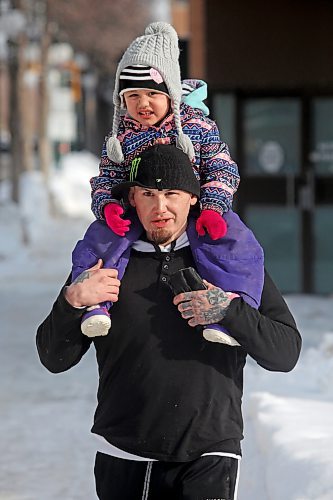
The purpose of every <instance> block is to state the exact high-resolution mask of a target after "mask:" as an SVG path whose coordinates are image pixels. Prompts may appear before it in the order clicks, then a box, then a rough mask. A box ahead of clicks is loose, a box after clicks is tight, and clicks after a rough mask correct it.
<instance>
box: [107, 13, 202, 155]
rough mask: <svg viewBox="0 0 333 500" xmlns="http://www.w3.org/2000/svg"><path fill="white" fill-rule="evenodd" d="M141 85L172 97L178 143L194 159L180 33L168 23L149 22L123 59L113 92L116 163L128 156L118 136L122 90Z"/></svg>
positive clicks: (111, 141)
mask: <svg viewBox="0 0 333 500" xmlns="http://www.w3.org/2000/svg"><path fill="white" fill-rule="evenodd" d="M133 71H134V73H133ZM133 76H134V77H135V79H133ZM131 85H133V86H131ZM138 88H153V89H155V90H159V91H160V92H163V93H165V94H167V95H168V96H169V97H170V100H171V110H172V112H173V114H174V120H175V125H176V130H177V141H176V145H177V147H178V148H180V149H181V150H182V151H184V153H186V154H187V155H188V156H189V158H190V159H191V160H192V159H193V158H194V156H195V154H194V148H193V144H192V142H191V140H190V138H189V137H188V136H187V135H186V134H184V132H183V130H182V126H181V121H180V102H181V97H182V85H181V78H180V67H179V46H178V35H177V33H176V31H175V29H174V28H173V27H172V26H171V25H170V24H168V23H164V22H155V23H151V24H149V25H148V26H147V28H146V30H145V34H144V35H143V36H139V37H138V38H136V39H135V40H134V41H133V42H132V43H131V45H130V46H129V47H128V48H127V50H126V51H125V53H124V55H123V57H122V58H121V60H120V62H119V65H118V68H117V73H116V78H115V88H114V92H113V104H114V116H113V124H112V134H111V136H110V137H109V138H108V140H107V144H106V146H107V154H108V157H109V158H110V160H112V161H114V162H115V163H121V162H122V161H123V160H124V155H123V152H122V149H121V144H120V142H119V140H118V138H117V134H118V126H119V120H120V108H121V105H122V94H123V92H125V91H126V90H131V89H132V90H133V89H138Z"/></svg>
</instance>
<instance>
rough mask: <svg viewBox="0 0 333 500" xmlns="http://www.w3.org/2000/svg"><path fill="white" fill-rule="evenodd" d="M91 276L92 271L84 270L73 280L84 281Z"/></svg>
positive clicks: (76, 281)
mask: <svg viewBox="0 0 333 500" xmlns="http://www.w3.org/2000/svg"><path fill="white" fill-rule="evenodd" d="M89 278H90V273H89V271H83V273H81V274H80V275H79V276H78V277H77V278H75V280H74V281H73V283H75V284H76V283H82V282H83V281H84V280H87V279H89Z"/></svg>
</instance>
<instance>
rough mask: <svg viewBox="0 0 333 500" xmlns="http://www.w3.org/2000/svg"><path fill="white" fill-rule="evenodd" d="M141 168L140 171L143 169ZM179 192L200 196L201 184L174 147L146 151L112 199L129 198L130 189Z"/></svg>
mask: <svg viewBox="0 0 333 500" xmlns="http://www.w3.org/2000/svg"><path fill="white" fill-rule="evenodd" d="M139 166H140V168H139ZM133 186H140V187H145V188H149V189H158V190H162V189H179V190H181V191H187V192H188V193H191V194H194V195H195V196H197V197H199V196H200V184H199V180H198V179H197V178H196V176H195V173H194V171H193V167H192V162H191V161H190V159H189V157H188V156H187V154H185V153H184V152H183V151H182V150H181V149H179V148H177V147H176V146H175V145H172V144H157V145H156V146H153V147H151V148H148V149H146V150H145V151H144V152H143V153H142V154H141V155H140V156H138V157H137V158H134V160H133V161H132V163H131V167H130V172H129V180H128V181H126V182H122V183H120V184H117V185H116V186H114V187H113V188H112V196H114V197H115V198H118V199H120V198H122V197H124V196H127V194H128V190H129V188H131V187H133Z"/></svg>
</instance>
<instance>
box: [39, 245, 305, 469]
mask: <svg viewBox="0 0 333 500" xmlns="http://www.w3.org/2000/svg"><path fill="white" fill-rule="evenodd" d="M189 265H193V259H192V255H191V250H190V248H189V247H185V248H182V249H180V250H177V251H171V252H170V253H161V252H159V251H156V252H152V253H150V252H148V253H146V252H138V251H135V250H132V253H131V258H130V260H129V264H128V267H127V269H126V272H125V275H124V277H123V279H122V284H121V288H120V295H119V301H118V302H117V303H115V304H114V306H113V307H112V309H111V311H110V312H111V318H112V326H111V330H110V332H109V334H108V335H107V336H105V337H95V338H94V339H93V340H92V339H89V338H87V337H85V336H84V335H83V334H82V333H81V330H80V320H81V316H82V310H78V309H75V308H73V307H72V306H70V305H69V304H68V303H67V302H66V300H65V298H64V295H63V292H61V293H60V295H59V297H58V298H57V300H56V302H55V304H54V306H53V309H52V311H51V313H50V315H49V316H48V317H47V318H46V319H45V321H44V322H43V323H42V324H41V325H40V326H39V328H38V331H37V348H38V353H39V356H40V359H41V362H42V363H43V364H44V365H45V366H46V368H47V369H48V370H50V371H51V372H55V373H56V372H62V371H65V370H68V369H69V368H71V367H72V366H73V365H75V364H76V363H78V362H79V361H80V359H81V357H82V356H83V355H84V353H85V352H86V351H87V350H88V348H89V346H90V344H91V342H93V343H94V344H95V349H96V357H97V362H98V367H99V376H100V379H99V387H98V405H97V409H96V413H95V418H94V425H93V427H92V432H94V433H96V434H99V435H101V436H103V437H104V438H105V439H107V440H108V441H109V442H110V443H111V444H113V445H115V446H117V447H119V448H121V449H123V450H125V451H127V452H130V453H133V454H136V455H140V456H143V457H148V458H154V459H158V460H164V461H188V460H193V459H196V458H198V457H199V456H200V455H201V454H202V453H205V452H212V451H220V452H230V453H237V454H240V453H241V449H240V441H241V439H242V438H243V421H242V413H241V402H242V393H243V368H244V365H245V362H246V356H247V354H249V355H250V356H251V357H252V358H253V359H254V360H256V361H257V363H258V364H259V365H260V366H262V367H263V368H265V369H267V370H272V371H283V372H287V371H290V370H291V369H292V368H293V367H294V366H295V364H296V362H297V359H298V356H299V353H300V348H301V337H300V334H299V332H298V330H297V327H296V324H295V321H294V319H293V317H292V315H291V313H290V311H289V309H288V307H287V305H286V303H285V302H284V300H283V298H282V296H281V294H280V293H279V291H278V290H277V289H276V287H275V285H274V284H273V282H272V280H271V279H270V277H269V276H268V275H267V274H266V276H265V283H264V289H263V294H262V300H261V305H260V308H259V310H256V309H253V308H251V307H250V306H249V305H248V304H246V303H245V302H244V301H243V300H242V299H241V298H239V299H238V298H236V299H234V300H233V301H232V302H231V304H230V306H229V308H228V311H227V314H226V317H225V318H224V319H223V320H222V321H221V324H222V325H223V326H224V327H226V328H227V329H228V331H229V332H230V334H231V335H232V336H233V337H234V338H235V339H236V340H237V341H238V342H239V343H240V345H241V347H230V346H227V345H224V344H217V343H212V342H207V341H206V340H205V339H204V338H203V337H202V327H196V328H192V327H190V326H188V324H187V321H185V320H184V319H183V318H182V317H181V315H180V313H179V312H178V310H177V308H176V306H174V305H173V303H172V294H171V291H170V290H169V288H168V286H167V285H166V283H165V281H166V280H167V278H168V275H169V274H170V273H172V272H174V271H175V270H177V269H180V268H182V267H186V266H189Z"/></svg>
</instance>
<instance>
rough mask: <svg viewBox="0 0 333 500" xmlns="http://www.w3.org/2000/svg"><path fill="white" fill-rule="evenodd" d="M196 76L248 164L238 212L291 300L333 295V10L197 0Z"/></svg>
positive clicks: (312, 2) (315, 2)
mask: <svg viewBox="0 0 333 500" xmlns="http://www.w3.org/2000/svg"><path fill="white" fill-rule="evenodd" d="M189 18H190V39H189V49H188V50H189V74H190V75H191V77H197V78H203V79H204V80H206V81H207V83H208V88H209V104H210V108H211V112H212V116H213V118H214V119H215V120H216V121H217V123H218V125H219V128H220V131H221V135H222V137H223V139H224V140H225V141H226V142H227V143H228V144H229V146H230V149H231V153H232V156H233V157H234V158H235V160H236V161H237V163H238V165H239V170H240V174H241V185H240V188H239V191H238V193H237V196H236V200H235V208H236V209H237V211H238V212H239V213H240V215H241V216H242V218H243V219H244V221H245V222H246V223H247V224H248V225H249V226H250V227H251V228H252V229H253V231H254V232H255V234H256V236H257V238H258V239H259V241H260V242H261V244H262V245H263V247H264V250H265V260H266V266H267V268H268V270H269V272H270V273H271V275H272V276H273V278H274V280H275V281H276V283H277V284H278V286H279V287H280V289H281V290H282V291H283V292H285V293H289V292H290V293H301V292H302V293H324V294H331V293H333V64H332V56H333V37H332V34H331V26H332V25H333V3H332V2H331V1H329V0H293V1H290V0H289V1H287V0H280V1H279V2H276V3H275V4H272V3H270V2H265V1H264V0H252V1H251V2H246V1H245V0H240V1H238V2H233V1H232V0H206V1H205V0H190V2H189Z"/></svg>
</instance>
